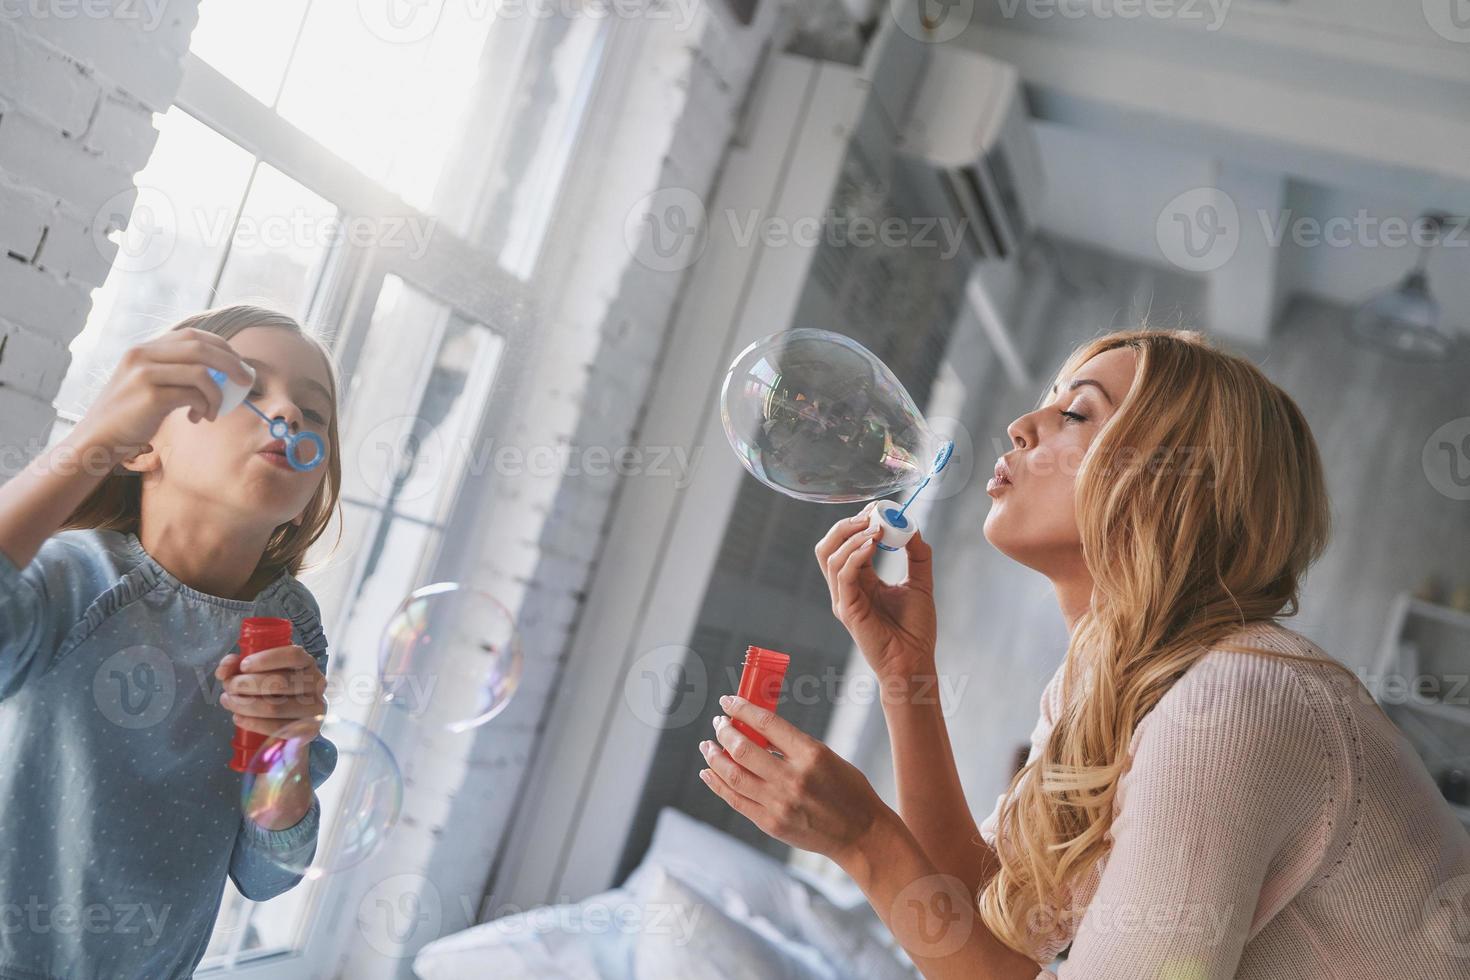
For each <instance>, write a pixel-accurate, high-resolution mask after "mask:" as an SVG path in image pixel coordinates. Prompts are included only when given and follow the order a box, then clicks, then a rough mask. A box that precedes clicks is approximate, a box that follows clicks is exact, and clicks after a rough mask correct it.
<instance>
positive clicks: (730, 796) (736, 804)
mask: <svg viewBox="0 0 1470 980" xmlns="http://www.w3.org/2000/svg"><path fill="white" fill-rule="evenodd" d="M699 778H700V779H702V780H704V784H705V785H706V786H708V787H709V788H710V789H712V790H714V791H715V794H716V795H717V796H719V797H720V799H722V800H724V801H725V802H726V803H728V804H730V808H731V809H732V810H734V811H735V812H736V813H739V814H740V815H742V816H744V817H745V818H746V819H748V820H750V822H751V823H754V824H756V825H757V826H761V825H762V824H763V823H764V822H765V819H766V808H765V807H763V806H761V805H760V804H759V803H757V802H756V801H755V800H752V799H751V798H750V797H748V796H744V795H742V794H740V793H737V792H736V791H735V790H734V789H732V788H731V787H730V784H729V783H727V782H725V781H724V780H723V779H721V778H720V774H719V773H717V772H715V771H714V770H713V769H701V770H699Z"/></svg>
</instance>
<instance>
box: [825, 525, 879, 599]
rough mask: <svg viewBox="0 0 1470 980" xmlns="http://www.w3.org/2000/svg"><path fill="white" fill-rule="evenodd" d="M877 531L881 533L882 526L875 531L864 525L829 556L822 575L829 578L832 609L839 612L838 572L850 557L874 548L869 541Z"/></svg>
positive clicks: (828, 586)
mask: <svg viewBox="0 0 1470 980" xmlns="http://www.w3.org/2000/svg"><path fill="white" fill-rule="evenodd" d="M875 533H879V534H881V533H882V529H881V528H880V529H879V530H878V531H877V532H875V531H874V530H873V529H872V528H868V527H864V528H863V529H862V530H861V531H858V532H857V533H855V534H854V535H853V536H852V537H850V538H848V539H847V540H846V541H844V542H842V545H841V547H839V548H837V549H836V550H835V551H833V552H832V553H831V554H830V555H828V556H827V563H826V565H825V566H823V568H822V576H823V577H824V578H825V579H826V580H827V591H828V592H829V593H831V596H832V611H833V612H834V613H835V612H837V607H838V589H837V585H838V583H837V575H838V573H839V572H841V571H842V567H843V566H844V565H845V564H847V560H848V558H850V557H851V556H852V555H853V554H855V553H857V552H859V551H863V550H864V549H867V550H868V551H871V550H872V548H871V546H870V545H869V542H870V541H872V540H873V539H874V534H875Z"/></svg>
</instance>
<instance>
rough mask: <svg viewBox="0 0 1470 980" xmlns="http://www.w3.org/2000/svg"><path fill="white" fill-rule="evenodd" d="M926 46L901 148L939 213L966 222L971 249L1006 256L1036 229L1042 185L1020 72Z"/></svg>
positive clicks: (946, 48)
mask: <svg viewBox="0 0 1470 980" xmlns="http://www.w3.org/2000/svg"><path fill="white" fill-rule="evenodd" d="M931 48H932V51H931V53H930V56H929V59H928V65H927V67H926V69H925V71H924V76H923V80H922V82H921V83H920V85H919V87H918V89H917V90H916V92H915V95H914V98H913V101H912V102H911V103H910V104H909V108H908V112H907V113H906V115H905V117H904V119H903V122H902V131H901V133H900V140H899V150H900V153H901V155H902V156H903V158H904V159H905V160H907V161H908V162H909V164H910V165H911V174H912V176H913V178H914V180H915V182H916V183H917V184H919V185H920V186H923V187H925V188H926V196H927V197H929V198H931V201H932V203H933V205H934V206H935V207H936V208H937V209H939V213H945V212H948V213H952V214H956V215H959V216H961V217H963V218H964V219H965V228H964V235H965V237H966V240H968V241H969V242H970V243H971V245H972V246H973V247H974V249H975V254H976V255H977V256H979V257H980V258H982V259H999V260H1002V261H1004V260H1006V259H1009V258H1010V257H1012V256H1013V255H1015V254H1016V253H1017V252H1018V251H1019V250H1020V248H1021V246H1022V245H1023V244H1024V242H1025V241H1026V239H1027V238H1028V237H1029V235H1030V233H1031V231H1032V229H1033V228H1034V227H1035V224H1036V212H1037V207H1038V204H1039V201H1040V198H1041V193H1042V188H1043V184H1042V172H1041V154H1040V151H1039V150H1038V148H1037V146H1036V139H1035V137H1034V136H1033V135H1032V133H1031V129H1030V126H1029V124H1028V122H1027V112H1026V106H1025V101H1024V97H1023V93H1022V88H1021V77H1020V72H1018V71H1017V70H1016V68H1015V67H1014V66H1013V65H1009V64H1006V63H1005V62H1003V61H997V60H995V59H994V58H987V57H986V56H984V55H982V54H978V53H976V52H973V51H966V50H964V49H962V48H957V47H955V46H953V45H937V44H936V45H932V46H931Z"/></svg>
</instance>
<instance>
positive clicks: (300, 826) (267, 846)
mask: <svg viewBox="0 0 1470 980" xmlns="http://www.w3.org/2000/svg"><path fill="white" fill-rule="evenodd" d="M321 814H322V805H321V801H319V800H318V799H317V798H316V794H315V793H313V794H312V795H311V806H310V807H309V808H308V809H307V811H306V815H305V816H303V817H302V818H301V819H300V820H298V821H297V822H296V823H295V824H293V825H292V826H290V827H284V828H282V829H280V830H267V829H266V828H264V827H260V826H257V825H256V824H254V823H252V822H251V821H249V820H242V821H240V824H241V827H242V828H243V833H244V834H245V839H246V841H248V842H249V843H250V844H251V845H252V846H254V847H259V848H262V849H264V850H268V851H277V852H289V851H294V850H296V849H297V848H300V847H301V846H302V845H307V844H314V843H315V841H316V835H317V830H318V828H319V827H320V825H321Z"/></svg>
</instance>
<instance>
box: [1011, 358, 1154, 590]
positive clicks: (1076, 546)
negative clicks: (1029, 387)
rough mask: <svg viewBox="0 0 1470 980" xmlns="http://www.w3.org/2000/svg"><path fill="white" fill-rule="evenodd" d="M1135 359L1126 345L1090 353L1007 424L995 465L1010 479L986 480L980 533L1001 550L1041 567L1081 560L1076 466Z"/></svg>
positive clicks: (1048, 569) (1119, 396) (1049, 569)
mask: <svg viewBox="0 0 1470 980" xmlns="http://www.w3.org/2000/svg"><path fill="white" fill-rule="evenodd" d="M1136 361H1137V356H1136V354H1135V352H1134V351H1133V350H1131V349H1130V348H1127V347H1118V348H1114V349H1113V350H1107V351H1103V352H1102V353H1100V354H1097V355H1095V356H1093V357H1092V358H1090V359H1089V360H1087V361H1086V362H1085V363H1084V364H1082V366H1081V367H1079V368H1078V369H1077V373H1076V374H1074V375H1073V376H1072V377H1070V378H1065V377H1064V378H1062V379H1061V382H1060V384H1058V385H1057V387H1056V388H1055V390H1054V391H1053V392H1052V394H1051V396H1050V398H1049V399H1048V401H1047V403H1046V404H1045V405H1043V406H1041V407H1040V408H1038V409H1036V410H1035V411H1033V412H1028V413H1026V414H1025V415H1022V416H1021V417H1020V418H1018V419H1016V420H1015V421H1014V422H1012V423H1011V424H1010V425H1009V426H1008V427H1007V428H1006V434H1007V435H1008V436H1010V439H1011V445H1012V449H1011V451H1010V452H1008V453H1006V454H1005V455H1003V456H1002V457H1001V458H1000V460H999V461H998V462H997V470H998V471H1001V472H1005V474H1006V476H1007V477H1008V480H1009V482H1008V483H1007V482H1005V480H1000V481H992V482H991V484H990V487H989V488H988V490H987V492H988V493H989V494H990V496H991V497H992V498H993V500H994V503H992V504H991V507H990V513H989V514H987V515H986V517H985V537H986V539H987V540H988V541H989V542H990V543H991V544H993V545H995V547H996V548H997V549H999V550H1000V551H1001V552H1002V553H1004V554H1005V555H1007V556H1009V557H1011V558H1013V559H1015V560H1016V561H1018V562H1020V563H1021V564H1023V565H1027V566H1029V567H1031V568H1034V569H1036V570H1037V571H1039V572H1042V573H1043V574H1050V573H1054V572H1060V571H1063V570H1065V569H1067V568H1068V567H1071V566H1075V565H1076V564H1077V563H1078V562H1080V561H1081V557H1082V537H1081V533H1080V532H1079V531H1078V528H1077V512H1076V505H1075V500H1076V484H1077V471H1078V469H1079V467H1080V466H1081V464H1082V457H1083V456H1084V455H1085V454H1086V452H1087V448H1088V447H1089V446H1091V445H1092V440H1093V439H1094V438H1096V437H1097V434H1098V432H1099V431H1100V430H1101V429H1102V426H1103V424H1104V423H1105V422H1107V421H1108V419H1110V418H1112V417H1113V413H1114V412H1116V411H1117V410H1118V405H1119V404H1120V403H1121V402H1122V400H1123V396H1124V394H1125V393H1126V392H1127V391H1128V388H1129V386H1130V385H1131V384H1132V383H1133V372H1134V369H1135V366H1136ZM997 483H1000V485H997Z"/></svg>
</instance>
